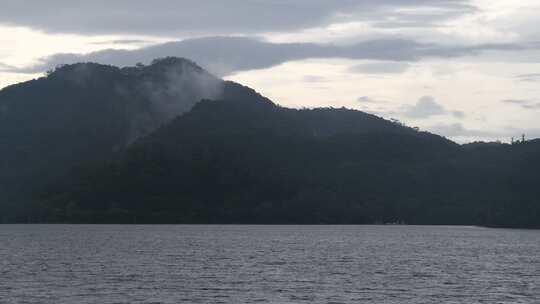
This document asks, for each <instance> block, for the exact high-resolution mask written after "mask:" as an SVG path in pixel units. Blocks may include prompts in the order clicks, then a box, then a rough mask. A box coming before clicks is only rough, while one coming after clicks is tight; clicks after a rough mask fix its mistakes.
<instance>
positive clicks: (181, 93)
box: [128, 61, 223, 143]
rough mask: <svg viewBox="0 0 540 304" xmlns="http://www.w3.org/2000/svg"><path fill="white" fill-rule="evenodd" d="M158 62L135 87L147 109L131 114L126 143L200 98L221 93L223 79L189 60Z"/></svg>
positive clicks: (189, 108)
mask: <svg viewBox="0 0 540 304" xmlns="http://www.w3.org/2000/svg"><path fill="white" fill-rule="evenodd" d="M158 65H159V63H157V64H155V65H153V66H150V67H148V68H147V69H150V70H151V71H150V73H149V75H145V76H143V79H142V81H141V82H140V83H139V84H138V85H137V86H136V88H135V91H136V92H135V94H136V95H137V97H138V98H142V99H143V100H144V101H145V107H147V109H146V111H141V112H139V114H138V115H135V116H134V117H133V119H132V125H131V132H130V133H131V134H130V135H129V139H128V143H130V142H132V141H134V140H136V139H137V138H140V137H141V136H144V135H146V134H148V133H150V132H152V131H153V130H155V129H157V128H158V127H159V126H161V125H163V124H165V123H167V122H169V121H171V120H172V119H174V118H175V117H177V116H179V115H182V114H183V113H185V112H188V111H189V110H191V108H193V106H194V105H195V104H196V103H198V102H199V101H201V100H203V99H212V100H215V99H219V98H220V97H221V95H222V93H223V80H221V79H220V78H217V77H215V76H214V75H212V74H210V73H208V72H206V71H205V70H203V69H201V68H199V67H198V66H196V65H194V64H192V63H191V62H188V61H178V62H175V63H174V64H172V65H164V66H158ZM153 69H155V70H153Z"/></svg>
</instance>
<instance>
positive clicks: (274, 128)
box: [0, 58, 540, 228]
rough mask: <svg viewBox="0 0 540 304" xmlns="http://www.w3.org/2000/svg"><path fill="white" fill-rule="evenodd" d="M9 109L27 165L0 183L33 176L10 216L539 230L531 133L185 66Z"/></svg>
mask: <svg viewBox="0 0 540 304" xmlns="http://www.w3.org/2000/svg"><path fill="white" fill-rule="evenodd" d="M81 68H82V69H83V70H86V69H88V70H90V71H91V72H90V73H89V74H83V75H86V76H84V77H80V79H79V78H76V77H75V76H78V75H80V74H79V71H78V70H79V69H81ZM171 70H172V71H173V72H171ZM187 75H189V77H188V76H187ZM193 75H195V76H193ZM74 79H76V80H74ZM72 83H73V84H72ZM11 90H15V92H16V93H17V94H15V93H10V94H7V93H6V92H9V91H11ZM34 91H35V92H40V93H29V92H34ZM6 96H8V97H9V98H7V97H6ZM21 96H23V97H21ZM29 96H33V98H29ZM43 96H45V97H46V98H44V97H43ZM6 100H8V102H6ZM199 100H202V101H200V102H199ZM18 103H21V104H26V106H22V105H21V106H20V108H19V110H18V111H14V112H13V110H12V109H13V108H14V106H13V104H18ZM5 104H9V105H10V107H8V109H10V110H8V111H7V112H6V113H7V115H6V116H5V117H10V118H9V119H5V120H4V121H2V122H0V123H6V121H8V122H10V123H9V124H6V125H10V126H12V130H13V131H11V133H9V132H8V133H6V134H9V136H8V137H7V140H3V141H2V145H3V146H2V147H4V150H2V153H8V154H7V155H10V157H11V158H10V159H11V162H12V163H14V164H16V165H17V166H19V168H23V169H25V170H27V171H13V172H22V173H18V174H20V176H17V174H13V175H11V176H10V175H4V177H3V178H4V180H7V181H10V182H13V181H15V182H18V183H20V187H21V188H24V187H25V186H26V183H27V181H29V180H34V179H36V180H38V181H39V185H38V183H36V182H33V184H34V185H35V186H34V187H33V191H32V192H31V193H32V194H33V195H31V196H28V197H27V198H26V199H25V200H20V199H19V200H16V199H14V200H13V202H14V203H15V207H18V209H17V208H13V210H12V211H11V213H10V215H9V216H6V217H5V221H23V222H24V221H34V222H96V223H98V222H113V223H117V222H125V223H299V224H302V223H312V224H317V223H340V224H341V223H351V224H369V223H409V224H466V225H486V226H498V227H500V226H504V227H530V228H533V227H537V228H538V227H540V202H539V198H540V190H538V187H536V183H537V180H538V170H540V154H539V152H540V142H538V141H530V142H527V143H521V144H516V145H506V144H496V145H495V144H482V143H475V144H471V145H464V146H460V145H458V144H456V143H454V142H452V141H449V140H447V139H445V138H443V137H441V136H438V135H434V134H430V133H427V132H419V131H417V130H415V129H412V128H408V127H406V126H403V125H400V124H398V123H394V122H391V121H387V120H385V119H382V118H379V117H377V116H374V115H370V114H366V113H363V112H360V111H354V110H348V109H332V108H325V109H307V110H296V109H287V108H283V107H280V106H277V105H275V104H274V103H273V102H272V101H270V100H269V99H267V98H265V97H263V96H261V95H259V94H258V93H256V92H255V91H253V90H252V89H250V88H247V87H244V86H242V85H239V84H236V83H233V82H224V81H221V80H219V79H217V78H215V77H213V76H211V75H209V74H208V73H206V72H205V71H203V70H202V69H200V68H198V67H197V66H196V65H195V64H193V63H191V62H189V61H186V60H181V59H175V58H167V59H163V60H160V61H156V62H155V63H154V64H152V65H151V66H147V67H144V66H140V67H134V68H125V69H118V68H114V67H106V66H100V65H95V64H82V65H70V66H65V67H61V68H59V69H58V70H57V71H55V72H53V73H52V74H51V75H49V76H48V77H47V78H44V79H40V80H37V81H34V82H29V83H26V84H21V85H18V86H15V87H11V88H8V89H6V90H4V91H2V92H0V106H2V105H5ZM30 105H31V106H35V107H37V108H39V109H41V111H39V110H38V109H34V108H32V109H31V110H28V111H29V113H27V112H26V111H25V109H27V108H28V107H30ZM15 108H16V107H15ZM13 113H17V115H15V114H13ZM40 113H42V114H41V115H40ZM43 113H45V114H46V115H44V114H43ZM10 115H11V116H10ZM17 120H18V121H20V122H22V125H21V127H22V128H27V130H31V132H22V131H20V132H19V133H17V132H16V131H15V130H16V129H17V128H15V127H14V126H16V122H17ZM40 130H43V131H44V133H41V132H39V131H40ZM19 137H21V138H19ZM3 139H4V138H3ZM12 146H17V147H21V148H20V149H18V151H26V152H25V153H26V154H22V155H25V157H22V158H21V156H19V154H17V153H14V152H5V151H8V150H10V149H9V147H12ZM24 147H26V150H24ZM9 153H12V154H9ZM8 164H10V163H8V162H6V163H5V166H6V167H7V165H8ZM11 168H13V167H11ZM43 170H45V171H43ZM8 171H9V170H8ZM49 171H50V172H49ZM43 172H44V173H43ZM36 177H37V178H36ZM45 184H47V185H48V186H47V187H43V185H45ZM3 185H4V187H6V188H10V187H9V186H7V185H9V184H8V183H6V182H3ZM37 189H40V190H39V191H37Z"/></svg>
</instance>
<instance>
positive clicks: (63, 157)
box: [0, 58, 224, 211]
mask: <svg viewBox="0 0 540 304" xmlns="http://www.w3.org/2000/svg"><path fill="white" fill-rule="evenodd" d="M223 85H224V82H223V81H222V80H221V79H218V78H216V77H214V76H213V75H211V74H209V73H207V72H206V71H204V70H203V69H201V68H200V67H199V66H197V65H196V64H195V63H193V62H191V61H189V60H186V59H178V58H164V59H159V60H156V61H154V62H153V64H152V65H149V66H142V65H139V66H137V67H128V68H117V67H113V66H106V65H100V64H95V63H79V64H73V65H65V66H59V67H58V68H56V69H55V70H54V71H51V72H49V73H48V75H47V76H46V77H42V78H40V79H37V80H32V81H28V82H25V83H21V84H17V85H13V86H10V87H7V88H4V89H3V90H1V91H0V155H1V158H0V197H2V198H3V199H2V202H0V211H1V207H2V206H4V207H5V206H6V205H8V204H9V202H11V201H16V200H19V199H20V198H21V197H24V198H26V199H28V197H29V194H30V193H32V192H33V191H35V190H36V189H39V188H40V187H42V186H43V185H45V184H47V183H50V182H51V180H53V179H55V178H59V177H61V176H64V175H65V174H66V173H67V172H68V171H69V170H70V169H71V168H73V167H75V166H82V165H84V164H87V163H89V162H92V161H97V160H103V159H108V158H110V157H111V156H112V155H113V154H115V153H116V152H118V151H121V150H122V149H123V148H125V147H126V146H128V145H129V144H130V143H132V142H134V141H135V140H136V139H137V138H139V137H141V136H144V135H146V134H148V133H150V132H151V131H153V130H155V129H156V128H158V127H159V126H161V125H162V124H164V123H166V122H168V121H170V120H171V119H172V118H174V117H176V116H177V115H179V114H181V113H183V112H185V111H187V110H189V109H191V107H192V106H193V105H194V104H195V103H197V102H198V101H200V100H201V99H203V98H219V97H220V96H221V93H222V90H223ZM18 206H20V204H19V203H17V204H14V206H10V207H6V208H8V209H11V208H12V207H13V208H16V207H18Z"/></svg>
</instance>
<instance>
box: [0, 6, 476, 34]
mask: <svg viewBox="0 0 540 304" xmlns="http://www.w3.org/2000/svg"><path fill="white" fill-rule="evenodd" d="M426 8H427V10H426ZM474 10H475V7H474V6H472V5H471V4H470V1H469V0H437V1H433V0H379V1H373V0H332V1H328V0H290V1H286V0H264V1H260V0H227V1H215V0H177V1H170V0H153V1H133V0H115V1H108V0H93V1H72V0H47V1H42V0H33V1H32V0H29V1H21V0H2V8H1V9H0V20H1V21H0V23H2V24H8V25H19V26H26V27H32V28H36V29H39V30H44V31H49V32H69V33H86V34H88V33H89V34H114V33H118V34H126V33H131V34H133V33H137V34H153V35H171V34H185V33H188V34H189V35H193V34H196V33H200V34H205V35H208V34H212V35H216V34H227V33H247V32H250V33H254V32H264V31H288V30H294V29H302V28H307V27H313V26H320V25H324V24H327V23H331V22H335V21H350V20H364V21H373V22H375V21H376V24H377V23H379V24H380V26H385V27H395V26H398V27H402V26H404V25H408V24H414V25H415V26H422V25H428V24H431V23H433V22H442V21H444V20H446V19H448V18H452V17H455V16H459V15H463V14H466V13H468V12H471V11H474ZM393 23H395V24H393Z"/></svg>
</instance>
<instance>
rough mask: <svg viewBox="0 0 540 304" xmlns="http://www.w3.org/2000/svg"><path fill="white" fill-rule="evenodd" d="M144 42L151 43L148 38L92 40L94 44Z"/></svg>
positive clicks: (136, 43) (135, 43)
mask: <svg viewBox="0 0 540 304" xmlns="http://www.w3.org/2000/svg"><path fill="white" fill-rule="evenodd" d="M145 43H151V41H149V40H143V39H116V40H106V41H98V42H93V43H92V44H95V45H103V44H134V45H138V44H145Z"/></svg>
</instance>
